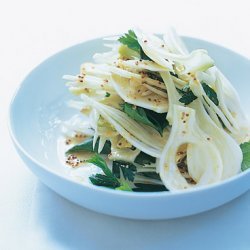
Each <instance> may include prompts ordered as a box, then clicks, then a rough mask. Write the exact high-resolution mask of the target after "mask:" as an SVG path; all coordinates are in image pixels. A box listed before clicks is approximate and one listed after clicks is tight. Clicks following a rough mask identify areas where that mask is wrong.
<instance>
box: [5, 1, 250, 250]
mask: <svg viewBox="0 0 250 250" xmlns="http://www.w3.org/2000/svg"><path fill="white" fill-rule="evenodd" d="M249 24H250V14H249V6H248V1H242V0H238V1H219V0H217V1H211V0H210V1H191V0H189V1H188V0H187V1H181V0H175V1H174V0H172V1H158V0H153V1H146V0H144V1H135V0H133V1H131V0H127V1H126V0H124V1H118V0H117V1H108V0H106V1H96V0H91V1H83V0H82V1H74V0H71V1H62V0H61V1H49V0H44V1H28V0H22V1H5V2H3V1H0V31H1V33H0V84H1V85H0V86H1V90H0V117H1V118H0V119H1V120H0V121H1V122H0V140H1V141H0V159H1V178H0V249H3V250H5V249H56V250H57V249H115V246H116V249H117V248H120V249H250V238H249V234H248V232H249V231H250V204H249V203H250V193H249V192H248V193H247V194H245V195H243V196H241V197H240V198H238V199H236V200H235V201H233V202H231V203H229V204H227V205H225V206H223V207H220V208H218V209H215V210H213V211H210V212H207V213H203V214H200V215H196V216H192V217H188V218H184V219H177V220H170V221H162V222H139V221H132V220H123V219H117V218H112V217H109V216H104V215H100V214H96V213H94V212H91V211H87V210H85V209H83V208H80V207H78V206H76V205H74V204H72V203H70V202H68V201H66V200H64V199H63V198H61V197H59V196H58V195H56V194H55V193H54V192H52V191H50V190H49V189H48V188H46V187H45V186H44V185H43V184H41V183H40V182H39V180H37V179H36V177H35V176H33V175H32V174H31V173H30V172H29V171H28V170H27V169H26V168H25V166H24V164H23V163H22V162H21V161H20V159H19V158H18V156H17V154H16V153H15V151H14V149H13V146H12V144H11V141H10V138H9V135H8V129H7V114H8V105H9V102H10V100H11V96H12V95H13V93H14V91H15V89H16V88H17V87H18V85H19V84H20V82H21V81H22V79H23V78H24V77H25V75H26V74H28V72H29V71H30V70H32V68H34V67H35V66H36V65H37V64H39V63H40V62H41V61H43V60H44V59H45V58H46V57H48V56H50V55H51V54H54V53H55V52H57V51H60V50H62V49H64V48H66V47H69V46H71V45H73V44H76V43H80V42H82V41H84V40H86V39H90V38H94V37H99V36H103V35H110V34H115V33H122V32H124V31H126V30H127V29H129V28H131V27H135V26H139V27H142V28H146V29H148V30H150V31H153V32H164V31H165V30H166V28H167V27H168V26H169V25H172V26H175V27H176V29H177V30H178V32H179V33H180V34H182V35H188V36H194V37H198V38H202V39H205V40H208V41H212V42H215V43H218V44H221V45H223V46H226V47H228V48H231V49H233V50H235V51H237V52H239V53H241V54H243V55H245V56H246V57H249V58H250V47H249V44H250V28H249ZM232 63H233V62H232ZM249 84H250V82H249Z"/></svg>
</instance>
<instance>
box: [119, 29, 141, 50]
mask: <svg viewBox="0 0 250 250" xmlns="http://www.w3.org/2000/svg"><path fill="white" fill-rule="evenodd" d="M118 41H119V42H120V43H122V44H124V45H127V46H128V47H129V48H130V49H132V50H135V51H136V52H138V53H139V54H140V50H141V46H140V44H139V43H138V40H137V36H136V34H135V32H134V31H133V30H129V31H128V33H125V34H124V35H123V36H121V37H120V38H119V39H118Z"/></svg>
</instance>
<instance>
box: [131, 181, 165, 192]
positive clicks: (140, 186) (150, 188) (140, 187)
mask: <svg viewBox="0 0 250 250" xmlns="http://www.w3.org/2000/svg"><path fill="white" fill-rule="evenodd" d="M135 186H136V187H135V188H133V189H132V190H133V191H134V192H160V191H168V190H167V189H166V187H165V186H164V185H155V184H144V183H135Z"/></svg>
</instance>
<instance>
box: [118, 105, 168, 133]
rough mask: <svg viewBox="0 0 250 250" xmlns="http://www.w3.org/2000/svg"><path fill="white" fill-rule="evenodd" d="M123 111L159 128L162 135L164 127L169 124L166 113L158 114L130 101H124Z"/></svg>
mask: <svg viewBox="0 0 250 250" xmlns="http://www.w3.org/2000/svg"><path fill="white" fill-rule="evenodd" d="M122 108H123V112H125V113H126V114H127V115H128V116H129V117H131V118H132V119H134V120H135V121H137V122H140V123H142V124H145V125H148V126H150V127H152V128H154V129H155V130H157V131H158V132H159V133H160V134H161V135H162V133H163V129H164V128H165V127H166V126H167V125H168V122H167V119H166V115H167V114H166V113H163V114H158V113H156V112H154V111H151V110H147V109H144V108H141V107H136V106H135V105H132V104H130V103H126V102H125V103H124V104H123V105H122Z"/></svg>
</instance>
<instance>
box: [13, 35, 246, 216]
mask: <svg viewBox="0 0 250 250" xmlns="http://www.w3.org/2000/svg"><path fill="white" fill-rule="evenodd" d="M184 40H185V42H186V43H187V46H188V48H189V49H195V48H205V49H207V50H208V52H209V54H210V55H211V56H212V58H214V59H215V62H216V64H217V65H218V66H219V68H220V69H221V70H222V72H224V73H225V75H226V76H227V77H228V78H229V79H230V80H231V81H232V83H233V84H234V86H235V87H236V89H237V91H238V92H239V95H240V96H241V99H242V103H243V106H244V107H250V105H249V104H250V98H249V93H250V84H249V72H250V63H249V60H248V59H246V58H244V57H243V56H241V55H238V54H237V53H235V52H233V51H231V50H228V49H226V48H223V47H221V46H218V45H215V44H212V43H209V42H206V41H202V40H198V39H194V38H188V37H184ZM102 51H104V47H103V41H102V39H101V38H100V39H95V40H91V41H87V42H84V43H82V44H79V45H75V46H73V47H70V48H68V49H65V50H63V51H61V52H59V53H57V54H56V55H54V56H52V57H50V58H48V59H47V60H45V61H44V62H42V63H41V64H40V65H39V66H37V67H36V68H35V69H34V70H33V71H32V72H31V73H30V74H29V75H28V76H27V77H26V78H25V80H24V81H23V82H22V83H21V85H20V87H19V89H18V90H17V92H16V94H15V96H14V98H13V101H12V103H11V106H10V118H9V124H10V133H11V136H12V139H13V141H14V144H15V146H16V149H17V151H18V153H19V155H20V156H21V158H22V159H23V160H24V162H25V163H26V165H27V166H28V167H29V169H30V170H31V171H32V172H33V173H34V174H35V175H36V176H37V177H38V178H39V179H40V180H41V181H42V182H43V183H44V184H46V185H47V186H48V187H50V188H51V189H52V190H54V191H55V192H57V193H58V194H60V195H61V196H63V197H65V198H66V199H68V200H70V201H72V202H74V203H77V204H79V205H80V206H83V207H86V208H89V209H92V210H94V211H97V212H101V213H104V214H109V215H113V216H119V217H125V218H133V219H146V220H149V219H168V218H176V217H182V216H187V215H192V214H196V213H200V212H203V211H206V210H209V209H212V208H215V207H218V206H220V205H222V204H224V203H226V202H229V201H231V200H232V199H234V198H236V197H237V196H239V195H241V194H243V193H244V192H246V191H247V190H248V189H249V187H250V171H249V170H248V171H245V172H243V173H240V174H239V175H237V176H235V177H233V178H231V179H228V180H226V181H223V182H221V183H219V184H215V185H211V186H209V187H203V188H197V189H193V190H188V191H185V192H181V193H171V192H154V193H132V192H124V191H114V190H110V189H107V188H102V187H96V186H91V187H90V186H86V185H84V184H80V183H78V182H76V181H74V180H72V179H71V177H69V176H68V175H67V174H66V172H65V169H64V167H63V166H62V164H61V163H60V161H59V159H58V157H57V138H58V136H59V135H60V129H59V124H60V121H61V120H66V119H68V118H70V117H71V116H72V114H73V113H74V112H75V111H74V110H72V109H70V108H68V107H67V105H66V103H67V101H68V100H70V99H72V96H71V94H69V93H68V90H67V88H66V87H65V85H64V81H63V80H62V75H64V74H78V72H79V66H80V64H81V63H83V62H85V61H91V60H92V55H93V54H94V53H95V52H102Z"/></svg>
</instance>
